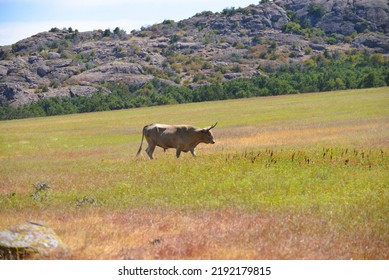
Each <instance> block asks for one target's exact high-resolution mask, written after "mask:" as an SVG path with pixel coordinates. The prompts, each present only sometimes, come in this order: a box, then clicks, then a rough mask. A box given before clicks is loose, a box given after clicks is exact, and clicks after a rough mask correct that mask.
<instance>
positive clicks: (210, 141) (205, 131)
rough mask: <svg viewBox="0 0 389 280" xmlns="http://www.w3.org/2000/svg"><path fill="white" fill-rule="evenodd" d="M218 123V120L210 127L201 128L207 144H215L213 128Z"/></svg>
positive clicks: (203, 138)
mask: <svg viewBox="0 0 389 280" xmlns="http://www.w3.org/2000/svg"><path fill="white" fill-rule="evenodd" d="M216 125H217V122H216V123H215V124H214V125H211V126H209V127H206V128H203V129H202V130H201V134H202V140H203V141H204V143H206V144H215V139H214V138H213V135H212V132H211V129H212V128H214V127H215V126H216Z"/></svg>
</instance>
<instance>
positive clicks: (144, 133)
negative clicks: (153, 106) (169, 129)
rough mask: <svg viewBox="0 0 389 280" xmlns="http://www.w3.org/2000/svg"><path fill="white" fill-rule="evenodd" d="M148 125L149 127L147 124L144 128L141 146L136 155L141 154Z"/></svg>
mask: <svg viewBox="0 0 389 280" xmlns="http://www.w3.org/2000/svg"><path fill="white" fill-rule="evenodd" d="M146 127H147V125H146V126H145V127H144V128H143V130H142V141H141V142H140V147H139V150H138V152H137V153H136V156H139V155H140V152H141V151H142V145H143V138H144V137H145V131H146Z"/></svg>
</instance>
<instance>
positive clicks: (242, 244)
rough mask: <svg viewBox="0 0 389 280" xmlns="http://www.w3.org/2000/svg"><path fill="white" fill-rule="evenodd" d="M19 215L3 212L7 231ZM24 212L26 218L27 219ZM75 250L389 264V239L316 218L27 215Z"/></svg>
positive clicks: (91, 255)
mask: <svg viewBox="0 0 389 280" xmlns="http://www.w3.org/2000/svg"><path fill="white" fill-rule="evenodd" d="M13 214H14V213H4V212H3V213H1V214H0V218H1V219H2V220H3V222H4V221H6V222H5V223H3V225H6V224H14V223H15V222H18V219H14V218H13V217H12V215H13ZM20 214H22V213H19V216H20ZM23 216H24V218H28V219H29V220H37V219H38V220H41V219H43V220H45V221H49V223H50V225H51V226H52V227H53V228H54V229H55V230H56V232H57V234H58V235H59V236H61V237H62V240H63V241H64V243H65V244H67V247H68V250H67V252H66V253H64V254H61V255H54V256H51V258H61V259H211V260H212V259H389V243H388V242H387V240H388V235H386V236H380V235H377V234H375V232H374V229H369V228H367V227H365V228H363V229H362V230H356V231H355V232H352V233H350V232H347V229H339V228H337V225H336V223H334V222H333V221H331V220H328V219H323V218H322V217H317V216H312V215H310V214H308V213H306V214H301V213H293V212H292V211H291V212H289V213H288V212H286V213H285V212H283V213H266V212H263V213H261V212H246V211H240V210H237V209H219V210H213V211H186V210H181V211H179V210H166V209H135V210H127V211H116V212H112V211H106V210H86V211H77V212H72V211H71V212H68V211H50V212H49V213H45V211H44V210H43V211H41V212H40V211H35V212H28V211H24V213H23ZM20 222H22V220H20Z"/></svg>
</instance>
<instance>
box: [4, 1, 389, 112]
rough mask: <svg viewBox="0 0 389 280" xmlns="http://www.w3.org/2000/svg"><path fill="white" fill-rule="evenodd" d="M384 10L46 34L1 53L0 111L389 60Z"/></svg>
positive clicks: (259, 10)
mask: <svg viewBox="0 0 389 280" xmlns="http://www.w3.org/2000/svg"><path fill="white" fill-rule="evenodd" d="M388 19H389V8H388V2H387V1H384V0H379V1H367V0H354V1H353V0H343V1H333V0H316V1H307V0H286V1H280V0H279V1H274V2H269V1H263V3H261V4H258V5H251V6H249V7H246V8H239V9H234V8H229V9H225V10H223V11H222V12H220V13H212V12H203V13H200V14H197V15H195V16H193V17H192V18H189V19H186V20H182V21H180V22H174V21H171V20H165V21H164V22H163V23H161V24H155V25H153V26H149V27H142V28H141V30H138V31H133V32H132V33H131V34H126V32H125V31H123V30H121V29H120V28H116V29H115V30H113V31H111V30H104V31H102V30H95V31H91V32H78V31H77V30H73V29H72V28H69V29H63V30H59V29H57V28H53V29H52V30H50V31H49V32H42V33H39V34H37V35H35V36H32V37H30V38H26V39H24V40H21V41H19V42H17V43H16V44H14V45H12V46H3V47H1V49H0V59H1V60H0V105H1V104H8V103H9V104H15V105H19V104H28V103H31V102H33V101H37V100H39V99H42V98H47V97H54V96H64V97H65V96H66V97H74V96H91V95H93V93H95V92H97V91H99V92H102V93H103V94H109V90H108V89H107V88H106V87H105V83H107V82H114V83H119V82H123V83H125V84H127V85H129V86H137V85H142V84H145V83H147V82H148V81H150V80H153V79H155V78H157V79H159V80H161V81H164V82H165V83H167V84H172V85H180V86H190V87H192V88H193V87H197V86H199V85H202V84H210V83H215V82H220V81H226V80H232V79H236V78H240V77H254V76H259V75H265V76H266V75H267V73H266V69H267V68H274V67H278V66H279V65H283V64H285V63H288V62H299V61H304V60H307V59H309V58H310V57H312V56H314V55H317V54H323V53H325V52H328V51H330V52H336V51H344V50H348V49H353V48H355V49H366V50H368V51H370V52H378V53H382V54H384V55H387V54H388V53H389V36H388V31H389V26H388V24H389V20H388Z"/></svg>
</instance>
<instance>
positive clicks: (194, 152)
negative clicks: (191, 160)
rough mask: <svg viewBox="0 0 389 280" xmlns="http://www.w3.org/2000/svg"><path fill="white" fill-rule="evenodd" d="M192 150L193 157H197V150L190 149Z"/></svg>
mask: <svg viewBox="0 0 389 280" xmlns="http://www.w3.org/2000/svg"><path fill="white" fill-rule="evenodd" d="M190 152H191V153H192V156H193V157H196V156H197V155H196V151H195V150H194V149H190Z"/></svg>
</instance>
